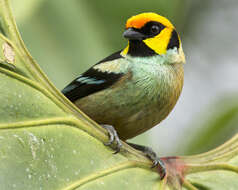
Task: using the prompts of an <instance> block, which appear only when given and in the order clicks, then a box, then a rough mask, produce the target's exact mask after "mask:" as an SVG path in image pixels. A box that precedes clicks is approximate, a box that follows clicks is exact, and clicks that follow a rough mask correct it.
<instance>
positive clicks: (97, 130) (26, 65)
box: [0, 0, 238, 190]
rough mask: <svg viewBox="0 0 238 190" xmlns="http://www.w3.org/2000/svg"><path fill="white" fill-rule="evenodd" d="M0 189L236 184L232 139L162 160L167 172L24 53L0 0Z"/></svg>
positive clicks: (237, 151)
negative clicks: (112, 136)
mask: <svg viewBox="0 0 238 190" xmlns="http://www.w3.org/2000/svg"><path fill="white" fill-rule="evenodd" d="M0 32H1V33H0V91H1V94H0V102H1V104H0V114H1V117H0V187H1V188H0V189H4V190H5V189H6V190H8V189H25V190H27V189H42V190H48V189H49V190H53V189H61V190H72V189H90V190H92V189H97V190H98V189H104V190H106V189H138V190H140V189H141V190H145V189H148V190H149V189H181V188H182V185H183V188H184V189H188V190H189V189H214V190H215V189H216V190H220V189H237V186H238V181H237V179H236V178H237V175H238V136H235V137H234V138H233V139H232V140H230V141H229V142H227V143H226V144H224V145H223V146H221V147H219V148H217V149H215V150H213V151H211V152H208V153H205V154H202V155H197V156H189V157H168V158H163V160H164V162H165V164H166V171H167V175H166V177H165V178H164V179H163V180H160V176H159V174H158V172H159V168H154V169H152V168H151V161H150V160H148V159H147V158H146V157H145V156H144V155H143V154H141V153H140V152H138V151H136V150H134V149H132V148H131V147H129V146H128V145H127V144H126V143H123V149H122V151H121V152H120V153H118V154H113V150H112V149H111V148H109V147H105V146H104V145H103V143H104V142H107V140H108V137H107V134H106V133H105V131H104V129H102V128H101V127H100V126H99V125H98V124H96V123H95V122H93V121H92V120H90V119H89V118H88V117H87V116H86V115H85V114H83V113H82V112H81V111H80V110H78V108H77V107H75V106H74V105H73V104H72V103H71V102H69V101H68V100H67V99H66V98H65V97H64V96H63V95H62V94H61V93H60V92H59V91H58V90H57V89H56V88H55V87H54V85H53V84H52V83H51V82H50V81H49V80H48V78H47V77H46V76H45V74H44V73H43V72H42V71H41V69H40V68H39V66H38V65H37V64H36V63H35V62H34V60H33V58H32V57H31V56H30V54H29V52H28V51H27V49H26V47H25V46H24V43H23V41H22V40H21V38H20V35H19V33H18V31H17V28H16V25H15V20H14V19H13V16H12V14H11V11H10V8H9V4H8V1H7V0H0Z"/></svg>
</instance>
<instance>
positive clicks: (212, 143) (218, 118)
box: [178, 95, 238, 154]
mask: <svg viewBox="0 0 238 190" xmlns="http://www.w3.org/2000/svg"><path fill="white" fill-rule="evenodd" d="M212 107H213V108H215V109H211V110H213V112H211V113H208V112H205V113H206V115H205V114H204V113H203V114H202V115H201V116H200V119H202V121H203V122H202V123H203V125H202V126H196V125H193V123H192V124H191V126H190V130H189V131H188V132H187V133H188V134H191V136H190V137H187V138H189V143H188V142H186V144H183V145H180V146H179V147H178V149H182V150H181V151H183V152H184V153H185V154H197V153H201V152H205V151H207V150H210V149H213V148H215V147H216V146H218V145H221V144H222V143H224V142H225V141H227V140H228V139H230V138H231V137H232V136H234V135H235V134H237V133H238V100H237V95H236V96H234V97H229V98H228V97H225V98H221V99H220V101H219V102H216V104H215V105H213V106H212ZM194 123H196V122H194ZM194 128H199V130H198V131H197V132H196V133H193V131H194Z"/></svg>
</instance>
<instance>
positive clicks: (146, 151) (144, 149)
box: [128, 143, 166, 180]
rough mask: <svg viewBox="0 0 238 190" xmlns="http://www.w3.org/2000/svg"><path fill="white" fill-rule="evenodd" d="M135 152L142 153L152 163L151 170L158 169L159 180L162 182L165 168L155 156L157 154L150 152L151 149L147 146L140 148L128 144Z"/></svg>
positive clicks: (139, 146)
mask: <svg viewBox="0 0 238 190" xmlns="http://www.w3.org/2000/svg"><path fill="white" fill-rule="evenodd" d="M128 144H129V145H131V146H132V147H134V148H135V149H137V150H140V151H142V152H143V153H144V154H145V155H146V156H147V157H148V158H149V159H150V160H151V161H152V162H153V164H152V166H151V168H155V167H158V169H159V174H160V179H161V180H162V179H163V178H164V177H165V175H166V167H165V164H164V162H163V161H162V160H161V159H160V158H159V157H158V156H157V154H156V153H155V152H154V151H153V150H152V148H150V147H147V146H141V145H137V144H133V143H128Z"/></svg>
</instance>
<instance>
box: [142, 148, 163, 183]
mask: <svg viewBox="0 0 238 190" xmlns="http://www.w3.org/2000/svg"><path fill="white" fill-rule="evenodd" d="M145 154H146V156H147V157H148V158H149V159H150V160H152V162H153V164H152V166H151V168H155V167H158V168H159V174H160V179H161V180H162V179H163V178H164V177H165V175H166V167H165V164H164V162H163V161H162V160H161V159H160V158H159V157H158V156H157V155H156V153H155V152H154V151H153V150H152V149H151V148H149V147H148V149H147V151H145Z"/></svg>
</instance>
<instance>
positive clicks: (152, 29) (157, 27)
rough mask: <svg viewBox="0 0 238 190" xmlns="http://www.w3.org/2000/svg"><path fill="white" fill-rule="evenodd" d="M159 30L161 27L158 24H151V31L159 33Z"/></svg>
mask: <svg viewBox="0 0 238 190" xmlns="http://www.w3.org/2000/svg"><path fill="white" fill-rule="evenodd" d="M159 31H160V27H159V26H158V25H153V26H151V28H150V32H151V33H152V34H157V33H159Z"/></svg>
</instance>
